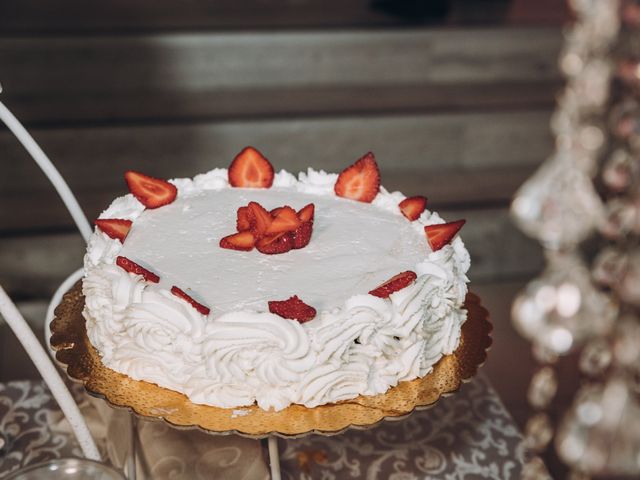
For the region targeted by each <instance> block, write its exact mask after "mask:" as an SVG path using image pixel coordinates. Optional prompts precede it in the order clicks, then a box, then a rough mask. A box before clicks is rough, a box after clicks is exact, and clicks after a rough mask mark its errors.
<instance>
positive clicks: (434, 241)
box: [424, 220, 465, 252]
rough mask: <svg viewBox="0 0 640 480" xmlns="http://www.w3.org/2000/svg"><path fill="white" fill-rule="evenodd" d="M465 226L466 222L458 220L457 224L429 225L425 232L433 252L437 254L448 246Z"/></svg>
mask: <svg viewBox="0 0 640 480" xmlns="http://www.w3.org/2000/svg"><path fill="white" fill-rule="evenodd" d="M464 224H465V220H456V221H455V222H449V223H441V224H438V225H427V226H426V227H424V232H425V233H426V234H427V241H428V242H429V246H431V250H433V251H434V252H436V251H438V250H440V249H441V248H442V247H444V246H445V245H446V244H448V243H449V242H450V241H451V240H452V239H453V237H455V236H456V233H458V232H459V231H460V229H461V228H462V226H463V225H464Z"/></svg>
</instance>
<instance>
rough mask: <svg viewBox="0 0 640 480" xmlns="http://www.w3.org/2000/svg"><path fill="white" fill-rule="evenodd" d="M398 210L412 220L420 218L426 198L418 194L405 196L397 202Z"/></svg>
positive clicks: (425, 206) (425, 205)
mask: <svg viewBox="0 0 640 480" xmlns="http://www.w3.org/2000/svg"><path fill="white" fill-rule="evenodd" d="M399 207H400V211H401V212H402V214H403V215H404V216H405V217H407V218H408V219H409V220H411V221H412V222H413V221H414V220H417V219H418V218H420V215H422V212H424V210H425V208H427V198H426V197H422V196H420V195H418V196H415V197H409V198H405V199H404V200H403V201H401V202H400V204H399Z"/></svg>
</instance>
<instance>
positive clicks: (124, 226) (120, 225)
mask: <svg viewBox="0 0 640 480" xmlns="http://www.w3.org/2000/svg"><path fill="white" fill-rule="evenodd" d="M94 223H95V224H96V226H97V227H98V228H99V229H100V230H102V231H103V232H104V233H106V234H107V236H109V237H111V238H115V239H116V240H120V241H121V242H124V239H125V238H126V237H127V234H128V233H129V230H130V229H131V220H123V219H121V218H98V219H97V220H96V221H95V222H94Z"/></svg>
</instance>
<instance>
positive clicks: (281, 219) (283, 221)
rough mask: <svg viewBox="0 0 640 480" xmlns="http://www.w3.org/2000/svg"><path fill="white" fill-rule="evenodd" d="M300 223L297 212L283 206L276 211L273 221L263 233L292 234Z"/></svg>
mask: <svg viewBox="0 0 640 480" xmlns="http://www.w3.org/2000/svg"><path fill="white" fill-rule="evenodd" d="M301 223H302V222H301V221H300V219H299V218H298V214H297V212H296V211H295V210H294V209H293V208H291V207H289V206H287V205H285V206H284V207H280V208H278V209H277V212H276V214H275V216H274V218H273V221H272V222H271V225H269V227H268V228H267V230H266V231H265V233H266V234H267V235H272V234H274V233H282V232H293V231H294V230H295V229H296V228H298V227H299V226H300V225H301Z"/></svg>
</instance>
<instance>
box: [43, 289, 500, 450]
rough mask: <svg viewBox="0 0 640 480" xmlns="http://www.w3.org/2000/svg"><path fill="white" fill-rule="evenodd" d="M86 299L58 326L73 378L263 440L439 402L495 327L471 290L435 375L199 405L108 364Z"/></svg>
mask: <svg viewBox="0 0 640 480" xmlns="http://www.w3.org/2000/svg"><path fill="white" fill-rule="evenodd" d="M83 308H84V297H83V295H82V287H81V284H80V282H79V283H77V284H76V285H75V286H74V287H73V288H72V289H71V290H70V291H69V292H68V293H67V294H66V295H65V296H64V298H63V300H62V302H61V304H60V305H59V306H58V308H56V311H55V318H54V320H53V322H52V324H51V331H52V333H53V335H52V337H51V345H52V347H53V348H54V349H55V350H56V351H57V353H56V358H57V360H58V361H59V362H61V363H62V364H63V365H65V367H66V370H67V373H68V375H69V376H70V377H71V378H72V379H74V380H77V381H80V382H82V383H83V384H84V386H85V388H86V390H87V391H88V392H89V393H90V394H91V395H93V396H96V397H100V398H103V399H105V400H106V401H107V402H108V403H109V404H110V405H112V406H114V407H120V408H129V409H131V410H132V411H133V412H135V413H136V414H138V415H141V416H143V417H148V418H156V419H162V420H164V421H166V422H167V423H169V424H170V425H171V426H174V427H179V428H199V429H202V430H204V431H207V432H209V433H219V434H230V433H234V434H240V435H244V436H250V437H255V438H262V437H266V436H268V435H279V436H285V437H295V436H301V435H305V434H307V433H312V432H313V433H321V434H327V435H329V434H335V433H339V432H340V431H342V430H344V429H346V428H350V427H356V428H366V427H368V426H371V425H374V424H376V423H378V422H379V421H381V420H383V419H394V418H399V417H402V416H405V415H407V414H409V413H411V412H412V411H414V410H415V409H422V408H427V407H430V406H432V405H433V404H434V403H435V402H436V401H438V399H439V398H440V397H441V396H443V395H447V394H451V393H452V392H455V391H456V390H457V389H458V388H459V387H460V385H461V384H462V383H463V382H465V381H468V380H470V379H471V378H472V377H473V376H474V375H475V374H476V372H477V370H478V367H479V366H481V365H482V364H483V363H484V361H485V360H486V355H487V349H488V348H489V347H490V345H491V336H490V333H491V330H492V326H491V323H490V322H489V319H488V312H487V311H486V309H484V308H483V307H482V306H481V304H480V299H479V298H478V297H477V296H476V295H474V294H472V293H469V294H468V295H467V297H466V302H465V308H466V309H467V311H468V317H467V321H466V322H465V323H464V324H463V325H462V331H461V338H460V344H459V346H458V348H457V349H456V350H455V351H454V352H453V354H451V355H447V356H445V357H443V358H442V359H441V360H440V361H439V362H438V363H437V364H436V365H435V366H434V369H433V371H432V372H431V373H429V374H428V375H426V376H424V377H422V378H418V379H416V380H412V381H408V382H400V383H399V384H398V385H397V386H396V387H392V388H391V389H389V390H388V391H387V392H386V393H384V394H380V395H375V396H359V397H356V398H354V399H352V400H348V401H343V402H339V403H334V404H325V405H320V406H317V407H314V408H307V407H304V406H301V405H290V406H289V407H287V408H285V409H283V410H280V411H267V410H263V409H261V408H259V407H257V406H255V405H254V406H251V407H242V408H229V409H225V408H218V407H212V406H206V405H198V404H194V403H192V402H190V401H189V399H188V398H187V397H186V396H185V395H182V394H180V393H177V392H175V391H172V390H169V389H166V388H162V387H159V386H157V385H155V384H151V383H148V382H144V381H137V380H133V379H132V378H130V377H128V376H126V375H123V374H120V373H117V372H115V371H113V370H110V369H109V368H107V367H105V366H104V365H103V364H102V362H101V359H100V355H99V354H98V352H97V351H96V349H95V348H94V347H93V346H92V345H91V343H90V342H89V339H88V338H87V334H86V326H85V319H84V317H83V315H82V310H83Z"/></svg>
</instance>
